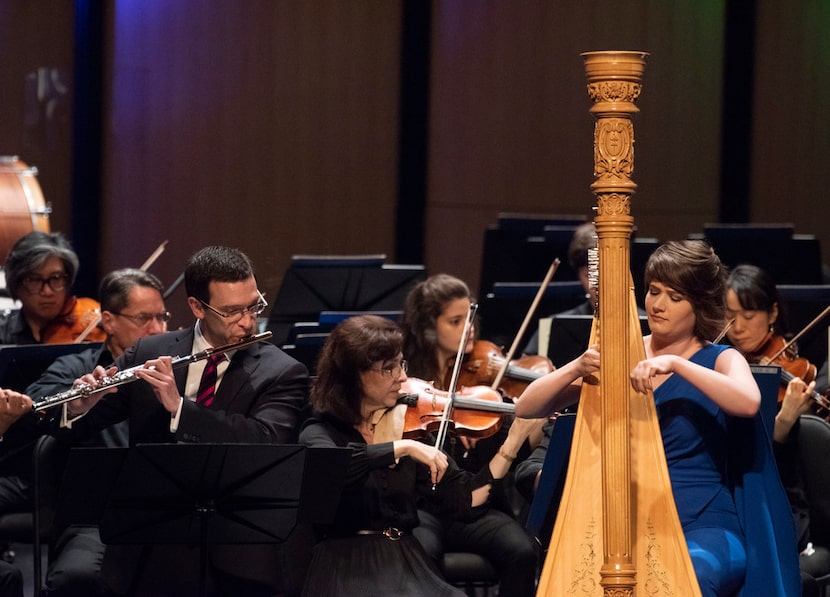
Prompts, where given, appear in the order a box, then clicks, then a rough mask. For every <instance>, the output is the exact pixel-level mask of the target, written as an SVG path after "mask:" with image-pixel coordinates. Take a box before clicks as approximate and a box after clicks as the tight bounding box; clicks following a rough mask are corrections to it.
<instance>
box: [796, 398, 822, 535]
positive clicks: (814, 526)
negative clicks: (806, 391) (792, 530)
mask: <svg viewBox="0 0 830 597" xmlns="http://www.w3.org/2000/svg"><path fill="white" fill-rule="evenodd" d="M797 435H798V439H797V441H798V454H799V460H800V463H801V468H802V473H803V475H804V486H805V491H806V494H807V502H808V503H809V504H810V538H811V540H812V541H813V542H814V543H818V544H821V545H830V460H828V459H827V455H828V454H830V423H828V422H827V421H825V420H824V419H822V418H821V417H817V416H816V415H810V414H806V415H801V422H800V428H799V431H798V434H797Z"/></svg>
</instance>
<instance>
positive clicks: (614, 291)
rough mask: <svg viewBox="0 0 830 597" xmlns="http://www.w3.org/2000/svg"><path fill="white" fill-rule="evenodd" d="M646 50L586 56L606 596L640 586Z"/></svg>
mask: <svg viewBox="0 0 830 597" xmlns="http://www.w3.org/2000/svg"><path fill="white" fill-rule="evenodd" d="M645 57H646V54H644V53H639V52H591V53H586V54H583V58H584V60H585V74H586V76H587V79H588V95H589V96H590V97H591V99H592V100H593V101H594V105H593V107H591V110H590V111H591V113H592V114H593V115H594V117H595V118H596V123H595V126H594V178H595V180H594V182H593V184H592V185H591V190H592V191H593V193H594V195H596V198H597V207H596V217H595V218H594V224H595V226H596V229H597V246H598V249H599V279H600V281H601V283H600V285H599V305H600V312H599V321H600V324H599V344H600V347H605V346H613V347H619V348H615V350H614V351H605V350H603V351H602V379H603V382H604V383H602V384H601V385H600V398H601V400H600V403H601V405H602V425H601V430H602V431H601V436H602V446H603V449H602V521H603V537H604V539H605V540H604V547H605V549H604V554H603V555H604V559H603V566H602V569H601V570H600V576H601V578H602V580H601V582H600V584H601V585H602V586H604V587H605V588H606V594H610V595H630V594H633V590H632V589H633V587H634V585H635V584H636V578H635V568H634V562H633V557H632V554H633V552H632V541H631V521H632V517H631V515H630V512H631V498H632V496H631V492H630V491H629V490H628V488H630V487H631V463H630V454H631V449H630V439H631V438H630V435H629V429H630V427H631V425H630V421H629V400H628V397H629V387H630V385H629V382H628V373H629V371H630V370H631V366H630V362H631V359H630V358H629V354H628V352H629V351H628V350H627V348H628V339H629V338H630V337H631V335H632V333H639V330H632V329H630V325H629V324H630V320H629V318H628V317H626V316H625V315H626V314H627V313H628V304H629V297H630V293H629V284H630V282H629V280H630V278H631V267H630V240H631V232H632V230H633V229H634V218H633V217H632V216H631V215H630V214H631V195H633V194H634V191H635V189H636V188H637V185H636V184H635V183H634V182H632V180H631V174H632V172H633V171H634V125H633V124H632V116H633V115H634V114H635V113H636V112H639V109H638V108H637V107H636V106H635V105H634V101H635V100H636V99H637V98H638V97H639V96H640V87H641V83H640V82H641V80H642V76H643V69H644V68H645Z"/></svg>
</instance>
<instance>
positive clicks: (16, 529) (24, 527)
mask: <svg viewBox="0 0 830 597" xmlns="http://www.w3.org/2000/svg"><path fill="white" fill-rule="evenodd" d="M68 452H69V447H68V446H67V445H66V444H64V443H62V442H59V441H58V440H56V439H55V438H54V437H52V436H51V435H42V436H40V437H39V438H38V439H37V441H36V442H35V445H34V449H33V451H32V495H33V503H32V508H31V510H28V511H26V512H13V513H9V514H4V515H2V516H0V541H5V542H9V543H21V544H28V545H31V546H32V568H33V576H34V583H33V587H34V595H35V597H38V596H39V595H40V594H41V591H42V588H43V566H42V557H43V546H44V545H46V546H47V559H50V558H51V557H52V556H53V552H52V550H53V549H54V541H53V539H54V533H53V528H54V521H55V512H56V509H57V505H58V490H59V487H60V479H61V473H62V471H63V466H64V462H65V460H66V455H67V454H68Z"/></svg>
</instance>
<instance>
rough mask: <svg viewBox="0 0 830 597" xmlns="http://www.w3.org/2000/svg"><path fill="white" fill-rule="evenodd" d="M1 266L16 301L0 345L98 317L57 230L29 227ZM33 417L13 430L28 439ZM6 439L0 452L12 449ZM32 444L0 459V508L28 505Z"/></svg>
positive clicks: (46, 339) (1, 328) (78, 326)
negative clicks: (76, 289)
mask: <svg viewBox="0 0 830 597" xmlns="http://www.w3.org/2000/svg"><path fill="white" fill-rule="evenodd" d="M4 270H5V276H6V287H7V289H8V292H9V294H10V296H11V297H12V298H13V299H15V300H19V301H20V305H21V306H20V308H19V309H14V310H8V311H5V312H3V313H0V344H22V345H27V344H41V343H60V342H72V340H73V339H74V337H76V336H77V335H78V334H80V333H81V332H82V331H83V329H84V327H85V326H86V324H87V323H89V322H90V321H92V320H93V319H94V318H95V317H97V316H98V307H99V305H98V302H97V301H95V300H94V299H90V298H78V297H76V296H73V295H72V294H71V293H70V288H71V286H72V283H73V282H74V281H75V276H76V274H77V272H78V256H77V255H76V254H75V252H74V251H73V250H72V247H71V246H70V244H69V242H68V241H67V240H66V239H65V238H64V237H63V235H62V234H60V233H58V232H54V233H51V234H50V233H46V232H40V231H34V232H30V233H28V234H26V235H24V236H22V237H21V238H19V239H18V240H17V241H16V242H15V243H14V245H13V246H12V249H11V251H9V255H8V256H7V258H6V262H5V265H4ZM75 332H77V333H75ZM103 338H104V332H103V330H95V331H94V332H93V333H92V334H90V337H89V340H90V341H96V342H98V341H101V340H103ZM15 389H16V390H23V389H24V388H15ZM33 419H34V417H27V418H26V419H25V420H24V421H21V422H20V423H19V424H17V425H15V426H14V428H13V433H14V434H15V435H17V434H20V435H21V436H25V438H26V439H27V440H30V439H31V438H32V437H36V436H37V435H38V434H39V433H40V431H38V430H37V429H36V428H35V427H33V423H34V420H33ZM11 443H12V442H9V443H8V444H7V445H6V446H5V449H4V450H3V451H4V452H6V453H11V452H12V450H11V449H10V447H9V446H10V445H11ZM32 445H33V444H32V442H29V443H28V444H27V445H26V446H23V447H22V448H21V449H19V450H15V451H14V452H13V454H12V457H11V458H10V459H8V460H6V461H5V462H3V465H2V476H0V513H8V512H23V511H26V510H28V509H30V508H31V505H32V496H31V477H32V458H31V447H32ZM5 550H6V552H7V553H8V556H7V557H12V556H13V554H12V553H11V552H9V551H8V547H6V548H5Z"/></svg>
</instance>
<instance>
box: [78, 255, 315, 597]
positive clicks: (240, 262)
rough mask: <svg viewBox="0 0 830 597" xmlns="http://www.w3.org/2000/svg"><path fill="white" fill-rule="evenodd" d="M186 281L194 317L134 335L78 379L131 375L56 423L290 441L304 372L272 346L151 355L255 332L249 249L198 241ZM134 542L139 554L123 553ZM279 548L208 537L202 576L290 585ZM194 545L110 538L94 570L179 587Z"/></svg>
mask: <svg viewBox="0 0 830 597" xmlns="http://www.w3.org/2000/svg"><path fill="white" fill-rule="evenodd" d="M184 283H185V289H186V291H187V297H188V298H187V303H188V306H189V308H190V311H191V312H192V313H193V316H194V317H195V318H196V323H195V325H194V326H193V327H190V328H187V329H183V330H177V331H173V332H168V333H165V334H160V335H157V336H152V337H147V338H142V339H140V340H139V341H138V342H137V343H136V344H135V345H134V346H133V347H132V348H131V349H129V350H128V351H127V352H126V353H125V354H124V355H123V356H121V357H120V358H118V359H116V361H115V363H114V367H112V368H110V369H104V368H103V367H97V368H96V369H95V371H94V372H93V373H90V374H87V375H84V376H83V377H81V378H80V379H79V380H77V381H76V384H86V385H89V386H95V385H97V384H99V383H101V381H102V380H104V379H106V378H108V377H110V378H111V377H112V376H114V375H116V373H117V371H123V370H125V369H132V368H136V369H135V372H134V373H135V376H136V377H138V378H139V380H138V381H135V383H129V384H124V385H118V386H114V387H111V388H109V389H108V391H105V392H100V393H94V394H90V395H88V396H85V397H82V398H78V399H77V400H72V401H68V402H66V403H65V404H64V405H63V407H62V408H63V409H64V410H65V412H64V417H63V419H64V420H63V422H62V425H63V427H65V428H70V429H71V430H72V431H71V433H72V434H73V435H75V434H78V433H81V434H83V433H88V432H90V431H91V430H94V429H98V428H101V427H102V426H105V425H109V424H112V423H113V422H115V421H118V420H124V419H128V420H129V427H130V431H129V441H130V444H131V445H135V444H137V443H176V442H178V443H295V442H296V440H297V437H296V424H297V419H298V415H299V413H300V411H301V409H302V408H303V407H304V406H305V404H306V399H307V391H308V371H307V370H306V368H305V366H304V365H302V364H301V363H299V362H297V361H295V360H294V359H292V358H290V357H289V356H288V355H286V354H285V353H283V352H282V351H281V350H279V349H278V348H276V347H275V346H273V345H271V344H268V343H253V344H250V345H248V346H246V347H245V348H242V349H239V350H233V351H229V352H223V353H221V354H217V355H213V356H211V357H210V358H207V359H202V360H198V361H195V362H193V363H191V364H189V365H188V366H186V367H176V368H175V369H174V367H173V360H174V359H173V356H159V355H174V356H176V355H190V354H196V353H200V352H202V351H205V350H210V349H212V348H216V347H220V346H225V345H229V344H234V343H237V342H239V341H240V340H242V339H243V338H248V337H250V336H253V335H254V333H255V332H256V318H257V315H259V314H261V313H262V312H263V310H264V309H265V307H266V306H267V303H266V302H265V299H264V297H263V295H262V293H261V292H260V291H259V290H258V288H257V282H256V278H255V277H254V270H253V265H252V264H251V262H250V260H249V259H248V257H247V256H246V255H245V254H244V253H242V252H240V251H238V250H236V249H231V248H228V247H222V246H211V247H207V248H205V249H202V250H200V251H198V252H197V253H196V254H195V255H193V256H192V257H191V258H190V260H189V261H188V263H187V266H186V268H185V272H184ZM141 549H145V551H146V553H144V554H140V553H138V552H137V551H135V552H134V553H124V552H125V551H127V552H130V551H134V550H141ZM281 549H282V548H281V547H280V546H276V545H262V546H241V545H240V546H221V545H212V546H211V548H210V553H209V562H210V566H211V570H210V574H209V575H208V577H209V579H210V581H209V582H215V583H217V584H218V585H219V586H217V587H212V588H213V589H216V590H217V591H218V592H220V593H226V594H246V595H250V594H253V595H256V594H263V595H266V594H268V595H270V594H274V593H276V594H283V593H286V592H288V587H287V586H286V583H287V582H288V580H287V576H288V575H287V574H286V573H285V572H284V571H283V569H282V567H281V565H280V563H281V562H282V561H283V556H282V554H281V553H280V550H281ZM198 551H199V550H197V549H196V550H194V549H189V548H187V547H177V546H155V547H152V548H150V547H146V548H141V547H138V546H114V545H109V546H107V550H106V554H105V557H104V565H103V570H102V577H103V580H104V582H105V584H106V585H107V589H108V590H109V591H112V592H113V593H114V594H119V595H120V594H141V595H144V594H158V593H164V594H184V593H186V592H187V591H188V590H191V589H192V587H193V586H195V585H196V583H197V576H198V574H199V561H198ZM145 557H146V558H147V559H146V560H143V558H145ZM141 561H143V562H144V563H143V565H142V566H141V568H140V569H139V568H138V563H139V562H141ZM178 583H181V590H180V591H176V587H178V586H179V584H178ZM208 589H209V592H210V589H211V587H208Z"/></svg>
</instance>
